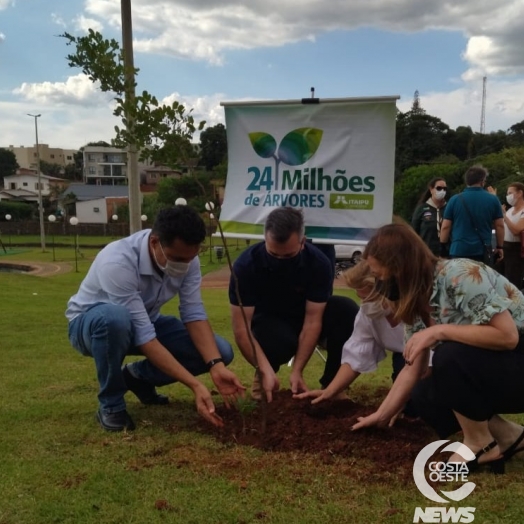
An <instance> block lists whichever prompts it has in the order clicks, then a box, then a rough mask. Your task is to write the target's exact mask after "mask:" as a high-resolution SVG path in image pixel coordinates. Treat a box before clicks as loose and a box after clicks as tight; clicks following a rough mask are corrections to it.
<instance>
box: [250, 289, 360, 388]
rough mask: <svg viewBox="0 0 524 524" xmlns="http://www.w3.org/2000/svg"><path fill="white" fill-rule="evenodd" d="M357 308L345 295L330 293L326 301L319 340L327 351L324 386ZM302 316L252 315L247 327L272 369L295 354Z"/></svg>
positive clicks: (337, 362) (331, 375)
mask: <svg viewBox="0 0 524 524" xmlns="http://www.w3.org/2000/svg"><path fill="white" fill-rule="evenodd" d="M358 310H359V307H358V306H357V304H356V303H355V302H354V301H353V300H351V299H350V298H347V297H342V296H339V295H333V296H331V298H330V299H329V300H328V302H327V304H326V309H325V310H324V316H323V318H322V333H321V335H320V338H319V342H320V341H322V346H323V347H324V348H325V349H326V351H327V361H326V365H325V368H324V374H323V375H322V377H321V378H320V384H321V385H322V387H326V386H327V385H328V384H329V383H330V382H331V381H332V380H333V378H334V377H335V375H336V374H337V371H338V369H339V367H340V361H341V359H342V347H343V346H344V343H345V342H346V340H347V339H348V338H349V337H350V336H351V334H352V333H353V325H354V323H355V317H356V316H357V313H358ZM302 325H303V319H289V318H283V317H279V316H272V315H266V314H257V313H256V312H255V315H253V321H252V324H251V329H252V331H253V335H254V336H255V338H256V339H257V341H258V343H259V344H260V347H261V348H262V349H263V351H264V354H265V355H266V357H267V359H268V361H269V363H270V364H271V367H272V368H273V370H274V371H275V372H277V371H278V370H279V369H280V366H281V365H282V364H285V363H287V362H289V361H290V360H291V358H293V357H294V356H295V353H296V352H297V348H298V338H299V335H300V332H301V331H302Z"/></svg>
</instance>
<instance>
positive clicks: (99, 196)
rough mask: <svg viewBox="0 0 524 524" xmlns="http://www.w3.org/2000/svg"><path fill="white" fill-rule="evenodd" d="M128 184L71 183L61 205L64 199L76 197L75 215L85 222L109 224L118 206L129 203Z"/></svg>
mask: <svg viewBox="0 0 524 524" xmlns="http://www.w3.org/2000/svg"><path fill="white" fill-rule="evenodd" d="M128 189H129V188H128V186H123V185H94V184H69V187H68V188H67V190H66V191H65V193H64V194H63V195H62V197H61V198H62V201H61V204H60V205H61V207H62V209H63V208H64V207H65V205H64V201H69V200H70V198H71V195H74V197H75V213H74V214H75V215H76V217H77V218H78V220H79V222H81V223H83V224H107V223H110V222H112V219H111V217H112V216H113V215H118V208H119V207H120V206H122V205H127V204H128V203H129V191H128Z"/></svg>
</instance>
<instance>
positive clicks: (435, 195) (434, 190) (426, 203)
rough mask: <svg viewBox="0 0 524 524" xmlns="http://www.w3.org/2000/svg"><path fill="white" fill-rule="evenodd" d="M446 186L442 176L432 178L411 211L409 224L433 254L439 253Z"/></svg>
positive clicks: (437, 254)
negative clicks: (411, 216)
mask: <svg viewBox="0 0 524 524" xmlns="http://www.w3.org/2000/svg"><path fill="white" fill-rule="evenodd" d="M447 191H448V186H447V184H446V181H445V180H444V179H443V178H439V177H436V178H432V179H431V180H430V181H429V183H428V187H427V189H426V191H425V192H424V194H423V195H422V197H421V198H420V200H419V202H418V205H417V207H416V209H415V212H414V213H413V218H412V220H411V225H412V226H413V229H414V230H415V231H416V232H417V234H418V235H419V236H420V238H422V240H423V241H424V243H425V244H426V245H427V246H428V247H429V249H431V251H432V252H433V254H434V255H436V256H439V255H440V250H441V246H440V228H441V226H442V220H443V218H444V209H445V207H446V196H447Z"/></svg>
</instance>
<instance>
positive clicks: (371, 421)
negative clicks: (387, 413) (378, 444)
mask: <svg viewBox="0 0 524 524" xmlns="http://www.w3.org/2000/svg"><path fill="white" fill-rule="evenodd" d="M397 415H398V414H397ZM397 415H395V416H394V417H393V418H395V419H396V417H397ZM357 420H358V422H357V423H356V424H353V426H352V427H351V431H356V430H358V429H362V428H370V427H372V426H377V427H379V428H384V427H386V426H388V425H390V423H391V419H389V420H384V419H383V418H382V417H381V416H380V415H379V414H378V411H375V413H371V415H368V416H367V417H358V418H357ZM393 422H394V421H393Z"/></svg>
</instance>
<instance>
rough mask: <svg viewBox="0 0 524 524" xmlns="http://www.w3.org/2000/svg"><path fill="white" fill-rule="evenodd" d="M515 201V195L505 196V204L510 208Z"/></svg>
mask: <svg viewBox="0 0 524 524" xmlns="http://www.w3.org/2000/svg"><path fill="white" fill-rule="evenodd" d="M515 201H516V198H515V195H514V194H513V193H509V194H508V195H506V202H507V203H508V204H509V205H510V206H514V205H515Z"/></svg>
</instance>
